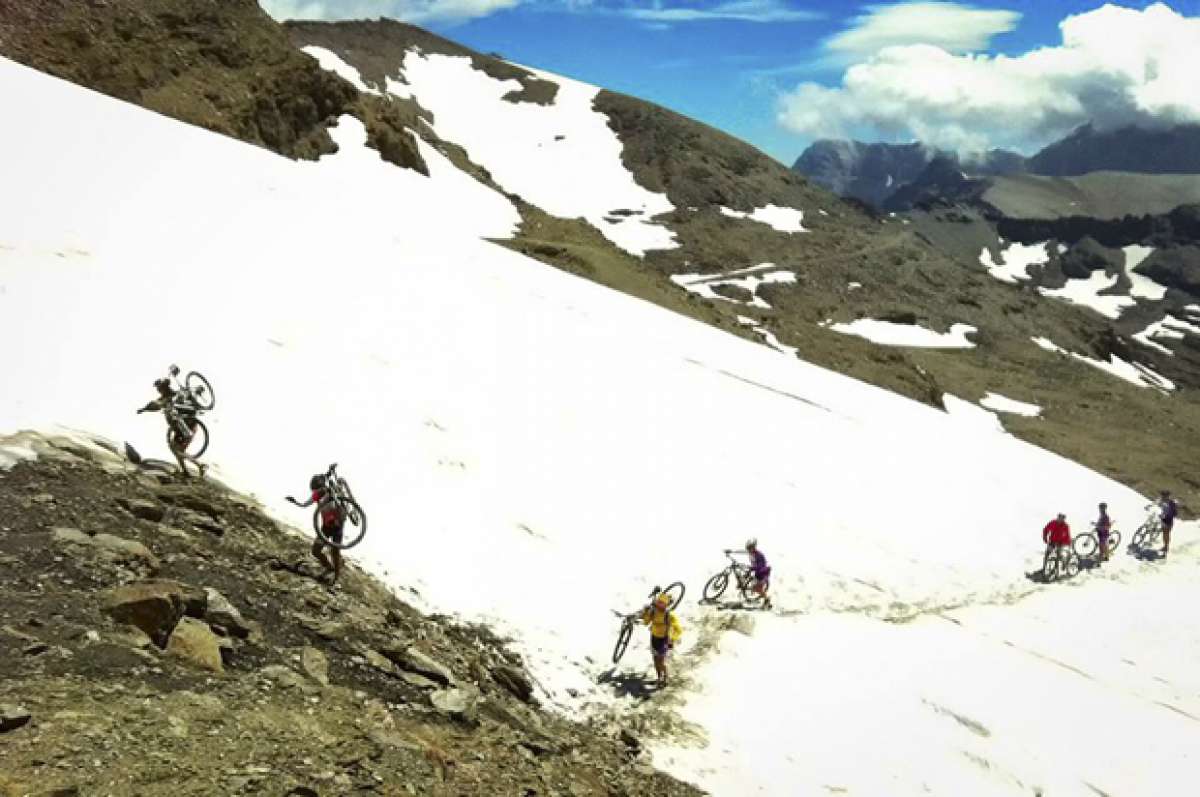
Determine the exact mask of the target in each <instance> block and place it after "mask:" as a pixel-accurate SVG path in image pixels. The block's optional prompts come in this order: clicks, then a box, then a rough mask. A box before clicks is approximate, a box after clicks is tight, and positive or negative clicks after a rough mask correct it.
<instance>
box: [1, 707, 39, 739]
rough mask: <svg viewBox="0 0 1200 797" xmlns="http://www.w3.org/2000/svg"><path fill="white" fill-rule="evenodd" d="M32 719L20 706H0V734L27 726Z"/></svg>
mask: <svg viewBox="0 0 1200 797" xmlns="http://www.w3.org/2000/svg"><path fill="white" fill-rule="evenodd" d="M32 718H33V715H31V714H30V713H29V712H28V711H26V710H25V709H23V708H21V707H20V706H10V705H0V733H8V732H9V731H15V730H16V729H17V728H20V727H23V726H25V725H27V724H29V720H30V719H32Z"/></svg>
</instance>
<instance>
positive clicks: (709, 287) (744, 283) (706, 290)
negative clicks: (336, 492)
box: [671, 263, 796, 310]
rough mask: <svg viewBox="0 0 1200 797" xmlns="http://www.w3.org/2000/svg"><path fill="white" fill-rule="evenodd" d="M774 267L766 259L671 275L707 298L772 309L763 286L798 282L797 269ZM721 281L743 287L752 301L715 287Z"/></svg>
mask: <svg viewBox="0 0 1200 797" xmlns="http://www.w3.org/2000/svg"><path fill="white" fill-rule="evenodd" d="M772 268H774V265H773V264H771V263H763V264H762V265H758V266H751V267H749V268H743V269H737V270H736V271H730V272H727V273H725V274H673V275H671V282H674V283H675V284H676V285H678V286H679V287H681V288H683V289H684V290H686V291H688V292H689V293H694V294H696V295H697V296H702V297H704V298H705V299H713V300H720V301H723V302H733V303H734V304H742V305H746V306H747V307H757V308H759V309H760V310H770V309H771V305H769V304H767V303H766V302H765V301H763V299H762V298H760V297H759V296H758V289H759V287H760V286H762V285H790V284H795V282H796V274H795V272H793V271H782V270H781V271H769V269H772ZM747 272H753V273H747ZM764 272H766V273H764ZM739 275H745V276H739ZM721 285H733V286H736V287H739V288H743V289H745V290H747V291H749V292H750V294H751V298H750V300H749V301H745V302H743V301H739V300H737V299H731V298H729V297H728V296H722V295H721V294H719V293H717V292H716V291H714V290H713V288H715V287H718V286H721Z"/></svg>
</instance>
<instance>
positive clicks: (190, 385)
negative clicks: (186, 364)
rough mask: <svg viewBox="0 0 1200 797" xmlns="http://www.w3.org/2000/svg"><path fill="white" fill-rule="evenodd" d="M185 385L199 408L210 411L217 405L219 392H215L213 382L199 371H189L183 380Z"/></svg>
mask: <svg viewBox="0 0 1200 797" xmlns="http://www.w3.org/2000/svg"><path fill="white" fill-rule="evenodd" d="M183 386H184V387H185V388H186V389H187V393H188V396H189V397H190V398H191V400H192V402H193V403H195V405H196V406H197V407H198V408H200V409H202V410H204V411H205V412H208V411H209V410H211V409H212V408H213V407H215V406H217V394H216V393H214V392H213V389H212V384H210V383H209V381H208V379H207V378H205V376H204V374H202V373H200V372H199V371H189V372H188V375H187V377H186V378H185V379H184V380H183Z"/></svg>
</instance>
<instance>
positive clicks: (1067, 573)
mask: <svg viewBox="0 0 1200 797" xmlns="http://www.w3.org/2000/svg"><path fill="white" fill-rule="evenodd" d="M1081 568H1082V563H1081V562H1080V561H1079V556H1078V555H1077V554H1076V553H1075V552H1074V551H1067V558H1066V561H1065V562H1063V565H1062V575H1063V578H1074V577H1075V576H1077V575H1079V571H1080V569H1081Z"/></svg>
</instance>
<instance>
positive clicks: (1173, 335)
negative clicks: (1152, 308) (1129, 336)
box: [1133, 315, 1200, 357]
mask: <svg viewBox="0 0 1200 797" xmlns="http://www.w3.org/2000/svg"><path fill="white" fill-rule="evenodd" d="M1187 335H1200V326H1197V325H1196V324H1192V323H1189V322H1187V321H1184V320H1183V319H1181V318H1175V317H1174V316H1169V315H1168V316H1166V317H1165V318H1163V319H1161V320H1159V321H1155V322H1154V323H1153V324H1150V325H1149V326H1147V327H1146V328H1145V329H1143V330H1142V331H1141V332H1139V333H1137V334H1136V335H1134V336H1133V339H1134V340H1136V341H1138V342H1139V343H1144V344H1145V345H1147V346H1149V347H1151V348H1153V349H1158V350H1159V351H1161V352H1162V353H1163V354H1169V355H1171V356H1172V357H1174V356H1175V352H1173V351H1171V350H1170V349H1168V348H1167V347H1166V346H1163V345H1162V344H1160V343H1157V342H1155V341H1154V340H1153V338H1169V339H1172V340H1182V339H1183V338H1184V337H1185V336H1187Z"/></svg>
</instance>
